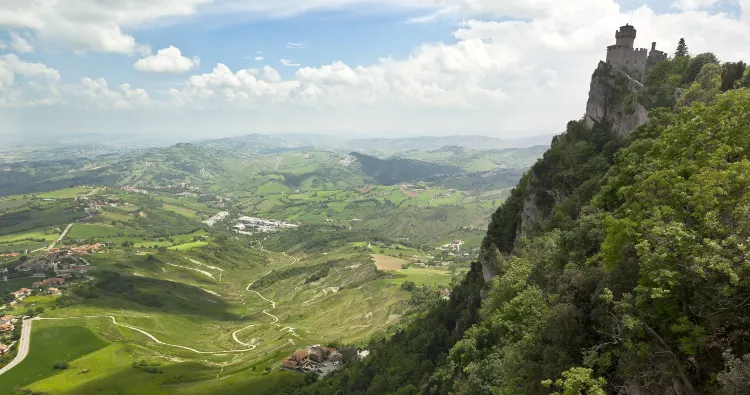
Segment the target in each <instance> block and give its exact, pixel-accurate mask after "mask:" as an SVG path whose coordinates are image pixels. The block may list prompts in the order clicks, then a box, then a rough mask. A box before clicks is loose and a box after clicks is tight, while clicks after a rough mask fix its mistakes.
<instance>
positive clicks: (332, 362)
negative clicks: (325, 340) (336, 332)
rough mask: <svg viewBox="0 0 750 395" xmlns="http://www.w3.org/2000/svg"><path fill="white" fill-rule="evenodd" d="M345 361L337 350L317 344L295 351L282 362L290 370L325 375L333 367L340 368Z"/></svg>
mask: <svg viewBox="0 0 750 395" xmlns="http://www.w3.org/2000/svg"><path fill="white" fill-rule="evenodd" d="M343 359H344V357H343V355H342V354H341V353H340V352H339V351H338V350H336V349H335V348H328V347H324V346H321V345H319V344H316V345H313V346H308V347H305V348H303V349H301V350H297V351H295V352H294V353H292V355H290V356H289V357H287V358H285V359H284V360H283V361H281V364H282V366H284V368H286V369H289V370H295V371H299V372H305V373H311V372H315V373H318V374H325V373H326V370H331V369H330V368H331V367H333V368H337V367H340V366H341V364H342V362H343ZM333 370H335V369H333Z"/></svg>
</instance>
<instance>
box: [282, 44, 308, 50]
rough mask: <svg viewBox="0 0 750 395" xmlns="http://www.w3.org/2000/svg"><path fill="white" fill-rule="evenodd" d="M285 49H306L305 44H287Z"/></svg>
mask: <svg viewBox="0 0 750 395" xmlns="http://www.w3.org/2000/svg"><path fill="white" fill-rule="evenodd" d="M286 47H287V48H291V49H305V48H307V42H304V43H287V44H286Z"/></svg>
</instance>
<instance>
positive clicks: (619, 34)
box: [607, 24, 667, 81]
mask: <svg viewBox="0 0 750 395" xmlns="http://www.w3.org/2000/svg"><path fill="white" fill-rule="evenodd" d="M636 32H637V31H636V30H635V27H634V26H631V25H629V24H626V25H625V26H621V27H620V30H618V31H616V32H615V44H614V45H610V46H608V47H607V63H608V64H610V65H612V66H615V67H616V68H619V69H622V70H625V71H628V72H630V73H634V74H636V75H637V76H638V78H639V79H640V80H641V81H643V79H644V78H645V76H646V74H647V73H648V72H649V70H651V69H652V68H653V67H654V66H656V64H657V63H658V62H661V61H663V60H665V59H667V54H666V53H664V52H662V51H659V50H657V49H656V43H651V53H648V51H647V50H646V48H635V47H634V44H635V37H636Z"/></svg>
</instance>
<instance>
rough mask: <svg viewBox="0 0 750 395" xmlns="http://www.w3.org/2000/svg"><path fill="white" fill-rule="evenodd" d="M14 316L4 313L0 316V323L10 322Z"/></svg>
mask: <svg viewBox="0 0 750 395" xmlns="http://www.w3.org/2000/svg"><path fill="white" fill-rule="evenodd" d="M14 318H16V317H14V316H12V315H4V316H2V317H0V324H10V322H11V321H13V319H14Z"/></svg>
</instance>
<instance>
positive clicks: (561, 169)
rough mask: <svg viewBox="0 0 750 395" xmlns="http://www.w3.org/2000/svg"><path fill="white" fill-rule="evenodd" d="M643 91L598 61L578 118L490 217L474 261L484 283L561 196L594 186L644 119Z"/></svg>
mask: <svg viewBox="0 0 750 395" xmlns="http://www.w3.org/2000/svg"><path fill="white" fill-rule="evenodd" d="M644 92H645V88H644V86H643V85H642V84H641V83H640V82H638V81H636V80H635V79H633V78H631V77H630V76H628V75H627V74H626V73H624V72H622V71H620V70H616V69H614V68H613V67H611V66H609V65H607V64H606V63H604V62H600V63H599V65H598V67H597V68H596V70H595V71H594V73H593V75H592V77H591V88H590V91H589V98H588V101H587V103H586V114H585V116H584V117H583V119H581V120H580V121H572V122H570V123H568V126H567V129H566V131H565V133H563V134H561V135H559V136H555V138H554V139H553V141H552V146H551V148H550V150H549V151H547V152H546V153H545V154H544V157H543V158H542V159H540V160H539V161H538V162H537V163H536V164H535V165H534V166H532V168H531V169H530V170H529V172H528V174H527V175H526V176H525V177H524V179H523V180H522V181H521V182H519V184H518V186H517V187H516V189H515V190H514V192H513V194H512V195H511V197H510V198H509V199H508V200H507V201H506V202H505V204H504V205H503V207H502V208H501V209H500V210H498V212H497V213H495V215H493V218H492V222H491V223H490V227H489V229H488V235H487V238H486V239H485V243H483V247H484V248H483V253H482V254H481V255H480V259H479V260H480V263H481V264H482V268H483V275H484V278H485V281H490V280H491V279H492V277H494V276H495V275H496V274H497V273H498V271H499V268H498V263H499V262H498V259H497V257H498V253H509V252H511V251H512V250H513V248H514V247H515V246H516V245H517V243H518V241H519V240H520V239H521V238H524V237H527V236H530V235H532V234H533V233H534V232H535V231H537V230H539V229H540V228H541V227H542V224H543V223H544V221H545V220H546V219H547V218H549V217H550V216H554V215H555V214H554V211H555V208H556V207H558V206H559V205H561V204H562V203H563V202H564V201H565V200H566V199H573V200H580V199H581V198H582V197H584V196H587V194H590V193H592V192H591V191H592V190H593V189H594V187H595V186H598V183H599V181H600V179H601V177H602V176H603V175H604V172H605V171H606V168H607V166H608V164H609V163H611V159H612V158H611V156H612V154H614V151H615V150H616V147H618V146H619V144H621V143H622V140H623V139H624V138H625V137H627V135H628V134H629V133H630V131H632V130H633V129H635V128H637V127H638V126H640V125H643V124H644V123H646V122H648V110H647V109H646V108H645V107H644V106H643V105H642V104H641V103H640V101H641V100H640V99H641V95H642V94H644ZM592 169H595V170H592ZM563 206H564V205H563ZM565 210H566V209H565V208H564V207H563V209H562V211H563V212H564V211H565ZM563 215H565V214H563Z"/></svg>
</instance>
